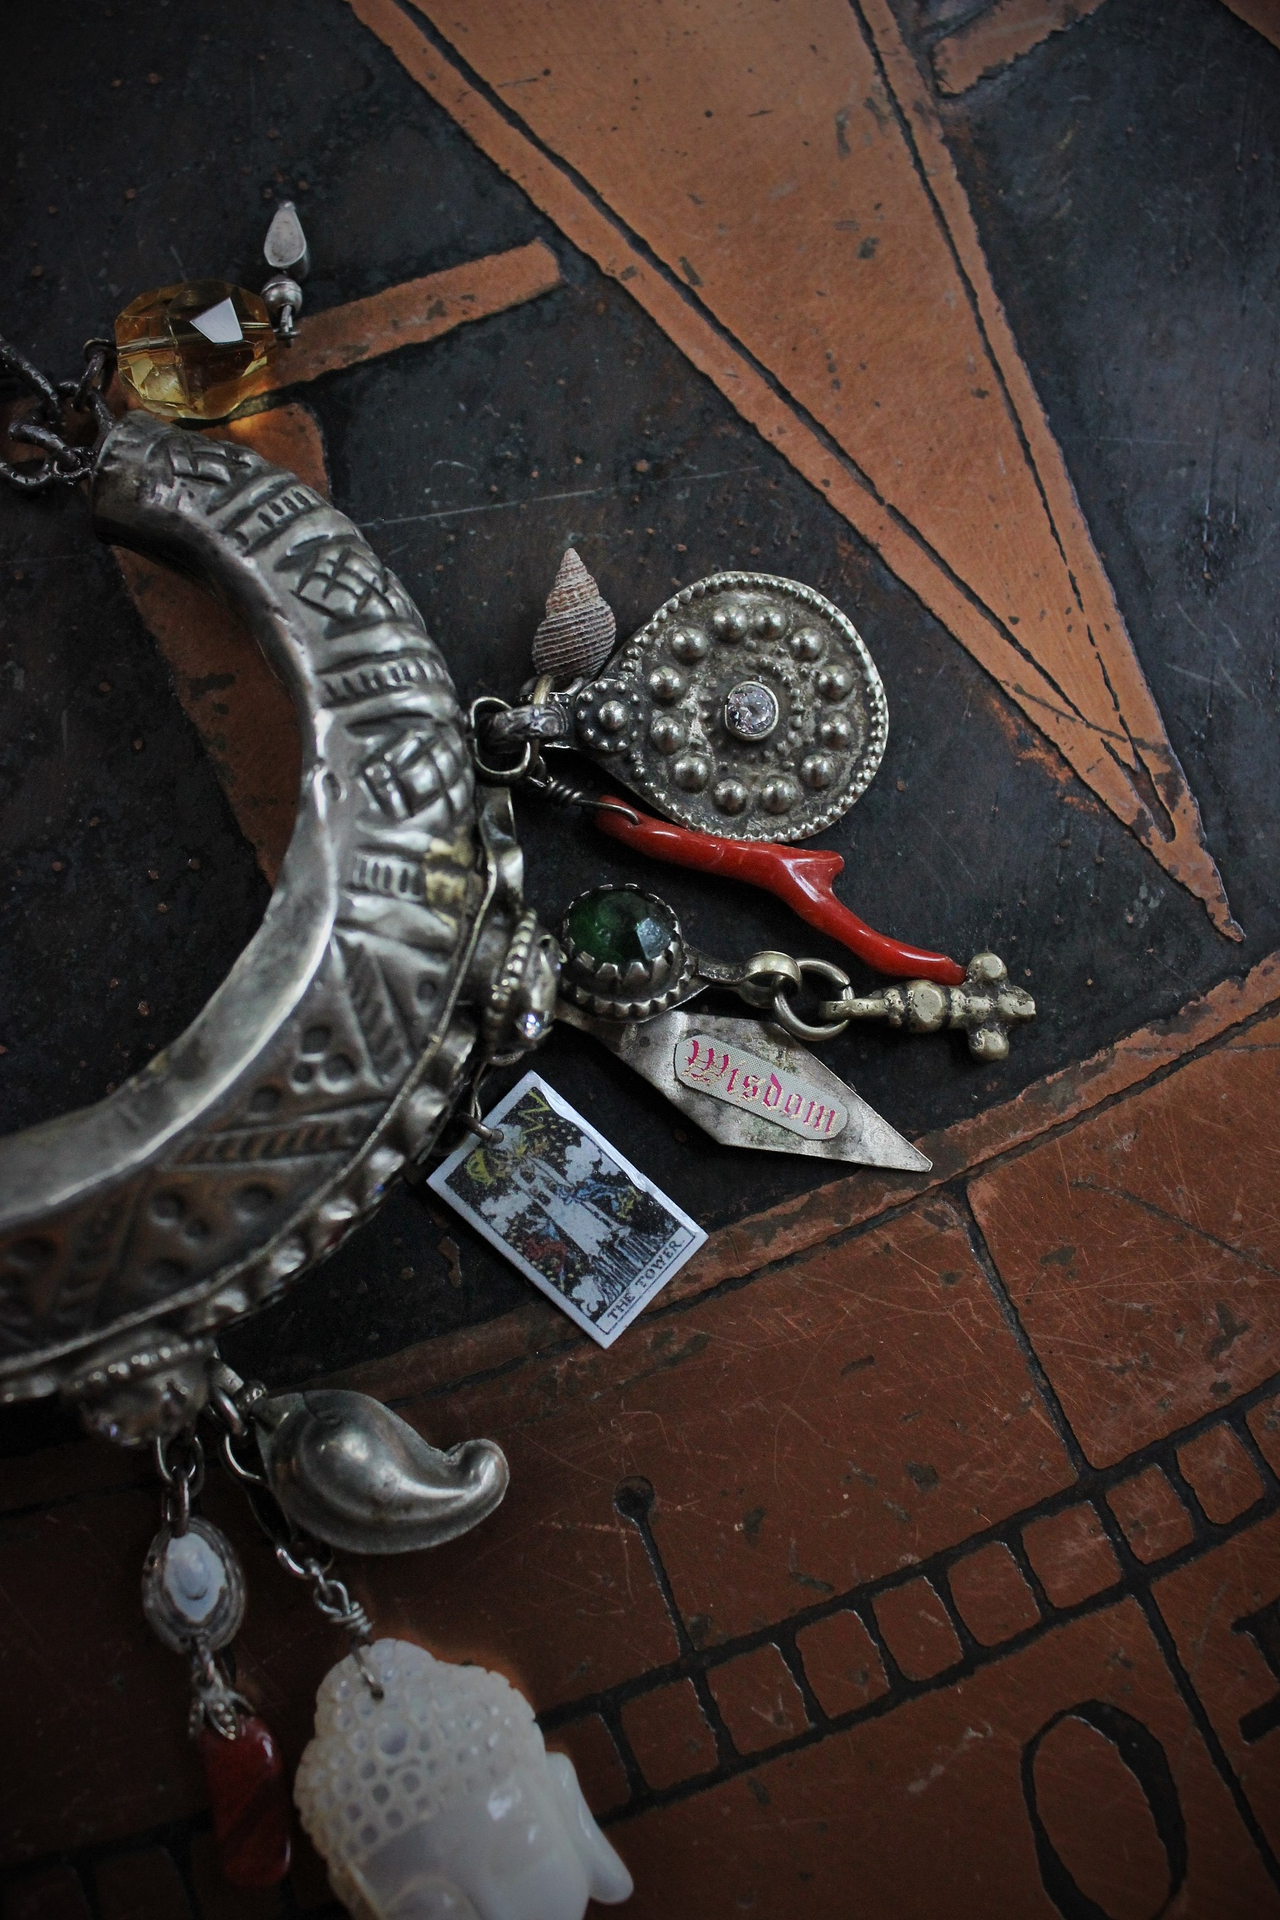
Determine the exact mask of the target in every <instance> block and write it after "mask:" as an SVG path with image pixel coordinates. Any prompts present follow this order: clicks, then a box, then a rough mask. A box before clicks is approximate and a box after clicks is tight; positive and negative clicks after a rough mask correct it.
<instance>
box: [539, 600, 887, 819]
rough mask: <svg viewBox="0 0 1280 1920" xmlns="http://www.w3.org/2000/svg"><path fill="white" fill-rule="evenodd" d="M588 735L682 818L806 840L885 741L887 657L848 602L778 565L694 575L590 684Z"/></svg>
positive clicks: (637, 785) (847, 801)
mask: <svg viewBox="0 0 1280 1920" xmlns="http://www.w3.org/2000/svg"><path fill="white" fill-rule="evenodd" d="M573 717H574V726H575V733H576V743H577V745H578V746H579V747H581V748H582V749H583V751H584V752H586V753H589V754H590V755H591V757H592V758H593V759H594V760H596V761H598V762H599V764H600V765H601V766H602V767H603V768H604V769H605V770H606V771H607V772H608V773H609V774H610V775H611V776H612V777H613V778H615V779H617V780H621V781H624V782H625V783H626V785H627V786H629V787H632V788H634V790H635V791H636V792H637V793H640V794H642V795H643V796H644V797H645V799H646V800H649V801H651V802H652V804H653V805H654V806H655V807H657V808H658V810H659V811H660V812H661V813H664V814H665V815H666V816H667V818H668V819H670V820H675V821H678V822H679V824H680V825H681V826H685V827H694V828H696V829H698V830H700V831H701V832H704V833H716V834H723V835H727V836H728V837H730V838H732V839H735V840H782V841H789V840H803V839H804V838H805V837H806V836H807V835H809V834H812V833H818V832H820V831H821V830H822V828H824V827H829V826H830V825H831V824H832V822H833V821H835V820H838V819H839V818H840V816H841V815H842V814H844V813H847V811H848V810H849V808H850V807H851V806H852V805H853V803H854V801H855V800H857V799H858V797H859V796H860V795H861V794H863V793H865V791H866V789H867V787H868V786H869V785H870V783H871V780H872V778H873V777H874V775H875V771H876V768H877V767H878V766H879V765H880V761H881V759H882V757H883V755H884V749H885V741H886V739H887V737H888V730H889V716H888V708H887V706H886V703H885V697H884V688H883V686H882V685H881V683H880V675H879V674H878V673H877V672H876V668H875V662H874V661H873V660H872V658H871V655H870V654H869V653H868V651H867V648H866V645H865V643H864V641H863V639H862V636H861V635H860V634H859V632H858V630H857V628H856V627H855V626H854V625H853V623H852V621H851V620H849V619H848V618H847V617H846V616H845V615H844V614H843V613H841V611H840V609H839V608H838V607H836V606H833V605H832V603H831V602H830V601H829V600H825V599H824V598H823V597H822V595H821V594H820V593H815V592H814V591H813V589H812V588H811V587H805V586H802V585H800V583H799V582H798V581H795V580H783V579H780V578H778V577H777V576H775V575H773V574H768V573H716V574H712V575H711V576H710V578H709V579H706V580H699V581H698V582H697V583H696V584H695V585H694V586H691V587H684V588H682V589H681V591H680V592H679V593H678V594H676V595H674V597H673V598H672V599H670V600H668V601H667V603H666V605H665V606H662V607H660V608H659V609H658V611H657V613H655V614H654V616H653V618H652V619H651V620H649V621H648V622H647V623H646V625H645V626H643V627H642V628H641V629H640V631H639V633H637V634H636V635H635V636H634V638H633V639H631V640H630V641H628V643H627V645H626V646H625V647H624V648H623V649H622V650H621V652H620V653H618V654H615V656H614V658H613V660H612V661H611V662H610V664H609V667H608V670H607V671H606V672H605V674H604V675H602V676H601V678H600V679H598V680H594V681H592V682H591V683H590V684H589V685H588V686H586V687H583V688H582V689H581V690H580V692H579V693H578V694H577V696H576V698H575V701H574V708H573Z"/></svg>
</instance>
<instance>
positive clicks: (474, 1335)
mask: <svg viewBox="0 0 1280 1920" xmlns="http://www.w3.org/2000/svg"><path fill="white" fill-rule="evenodd" d="M1278 995H1280V954H1269V955H1268V956H1267V957H1266V958H1265V959H1263V960H1260V961H1259V962H1258V964H1257V966H1256V967H1253V968H1251V969H1250V971H1249V973H1248V974H1247V975H1246V976H1245V977H1244V979H1243V980H1223V981H1220V982H1219V983H1218V985H1217V986H1216V987H1211V988H1210V989H1209V991H1208V992H1207V993H1204V994H1198V995H1197V996H1196V997H1195V998H1194V999H1193V1000H1190V1001H1188V1002H1187V1004H1186V1006H1184V1007H1182V1008H1180V1009H1179V1010H1178V1012H1177V1013H1176V1014H1174V1015H1173V1016H1172V1017H1171V1018H1170V1019H1168V1020H1160V1021H1156V1022H1154V1023H1153V1024H1152V1025H1151V1026H1148V1027H1140V1028H1138V1029H1137V1030H1136V1031H1135V1032H1133V1033H1129V1034H1125V1035H1124V1036H1123V1037H1122V1038H1121V1039H1119V1040H1117V1041H1116V1042H1115V1044H1114V1045H1113V1046H1109V1047H1104V1048H1103V1049H1102V1050H1101V1051H1100V1052H1099V1053H1096V1054H1093V1055H1091V1056H1090V1058H1088V1059H1086V1060H1076V1061H1073V1062H1072V1063H1071V1064H1070V1065H1069V1066H1066V1067H1062V1068H1060V1069H1059V1070H1058V1071H1057V1072H1056V1073H1051V1074H1046V1076H1045V1077H1044V1079H1042V1080H1036V1081H1033V1082H1032V1084H1031V1085H1030V1086H1029V1087H1024V1088H1023V1090H1022V1092H1021V1093H1019V1094H1017V1095H1016V1096H1015V1097H1014V1098H1013V1099H1012V1100H1006V1101H1003V1102H1001V1103H1000V1104H999V1105H997V1106H994V1107H988V1108H986V1109H985V1110H984V1111H983V1112H982V1113H978V1114H974V1115H972V1116H971V1117H970V1118H969V1119H966V1120H959V1121H956V1122H955V1123H954V1124H953V1125H952V1126H949V1127H945V1128H941V1129H939V1130H938V1132H936V1133H931V1134H926V1135H924V1136H923V1137H922V1138H921V1141H920V1147H921V1150H922V1151H923V1152H925V1153H926V1154H928V1156H929V1157H930V1158H931V1159H932V1161H933V1163H934V1164H933V1173H932V1174H931V1175H928V1176H925V1177H924V1178H923V1179H922V1180H921V1181H920V1182H919V1183H916V1182H915V1181H913V1183H912V1191H913V1192H919V1191H920V1189H921V1187H925V1186H926V1184H927V1187H928V1188H932V1187H936V1186H942V1185H945V1184H946V1182H948V1181H950V1180H954V1179H955V1178H956V1177H957V1176H958V1175H959V1174H962V1173H965V1172H970V1171H973V1170H976V1169H977V1168H979V1167H981V1166H983V1165H984V1164H985V1163H986V1162H988V1161H990V1160H993V1159H995V1158H996V1157H997V1156H999V1155H1000V1154H1003V1153H1007V1152H1008V1151H1009V1150H1010V1149H1011V1148H1013V1147H1018V1146H1024V1145H1026V1144H1027V1143H1028V1142H1029V1141H1031V1140H1034V1139H1036V1138H1037V1137H1038V1136H1039V1135H1041V1134H1045V1133H1049V1132H1054V1131H1056V1130H1057V1129H1059V1128H1060V1127H1062V1126H1063V1125H1064V1123H1067V1122H1070V1121H1073V1120H1075V1119H1078V1118H1079V1117H1080V1116H1081V1115H1082V1114H1085V1113H1088V1112H1090V1111H1091V1110H1092V1108H1094V1107H1095V1106H1099V1105H1101V1104H1102V1103H1103V1102H1104V1101H1107V1100H1113V1099H1115V1097H1116V1096H1117V1095H1118V1094H1121V1093H1124V1092H1126V1091H1128V1090H1129V1089H1131V1088H1133V1087H1137V1086H1141V1085H1142V1084H1143V1082H1144V1081H1146V1080H1148V1079H1149V1078H1150V1077H1151V1076H1152V1075H1153V1074H1155V1073H1159V1072H1162V1071H1164V1070H1165V1069H1166V1068H1168V1067H1170V1066H1172V1065H1174V1064H1175V1063H1176V1062H1177V1061H1178V1060H1180V1059H1182V1058H1183V1057H1184V1056H1185V1055H1187V1054H1189V1053H1190V1052H1192V1051H1193V1050H1194V1049H1195V1048H1197V1047H1202V1046H1205V1045H1207V1044H1208V1043H1209V1042H1211V1041H1213V1040H1215V1039H1218V1038H1219V1037H1220V1036H1221V1035H1222V1034H1223V1033H1224V1032H1226V1031H1228V1030H1229V1029H1230V1028H1231V1027H1233V1026H1235V1025H1238V1024H1239V1022H1240V1021H1242V1020H1246V1019H1248V1018H1250V1017H1251V1016H1252V1015H1253V1014H1255V1013H1257V1012H1258V1011H1259V1010H1260V1009H1261V1008H1262V1007H1265V1006H1267V1005H1268V1004H1269V1003H1270V1002H1272V1001H1274V1000H1275V999H1276V998H1277V996H1278ZM902 1193H903V1186H902V1179H901V1177H900V1176H898V1175H895V1174H888V1175H877V1173H876V1170H875V1168H873V1167H859V1168H858V1170H857V1172H856V1173H853V1174H848V1175H846V1176H844V1177H843V1178H841V1179H837V1180H831V1181H828V1182H827V1184H826V1185H825V1186H821V1187H816V1188H814V1189H812V1190H811V1191H810V1192H808V1193H804V1194H799V1195H797V1196H796V1197H795V1198H793V1199H790V1200H785V1201H782V1202H780V1203H779V1205H777V1206H776V1207H770V1208H768V1209H767V1210H766V1211H765V1212H763V1213H758V1214H754V1215H752V1216H751V1217H750V1218H749V1219H746V1220H739V1221H735V1222H734V1224H733V1225H732V1226H731V1227H724V1228H721V1229H720V1230H719V1232H717V1233H713V1234H712V1236H711V1238H710V1239H709V1240H708V1242H707V1244H706V1246H705V1247H703V1249H702V1250H701V1252H700V1253H699V1254H698V1255H697V1256H696V1258H695V1259H693V1260H691V1261H690V1262H689V1264H688V1266H687V1267H684V1268H682V1269H681V1271H680V1272H679V1273H678V1274H677V1275H676V1277H675V1279H674V1280H672V1281H669V1282H668V1284H667V1286H666V1287H665V1288H664V1290H663V1300H664V1302H665V1303H668V1304H669V1303H671V1302H673V1301H675V1300H687V1299H693V1298H695V1297H696V1296H697V1295H698V1294H700V1293H706V1292H708V1291H709V1290H710V1289H711V1288H712V1287H714V1286H718V1285H719V1284H720V1282H721V1281H723V1280H731V1279H740V1278H742V1277H743V1276H744V1275H745V1274H749V1273H755V1272H756V1271H757V1270H758V1269H759V1268H760V1267H763V1266H765V1265H767V1264H768V1263H769V1262H770V1261H773V1260H779V1259H782V1258H784V1257H786V1256H789V1255H791V1254H795V1253H801V1252H803V1251H805V1249H807V1248H809V1247H813V1246H816V1245H817V1244H819V1243H820V1242H822V1241H825V1240H830V1239H832V1238H834V1237H835V1235H836V1234H839V1233H844V1232H846V1231H847V1230H848V1229H849V1228H850V1227H854V1226H860V1225H864V1224H865V1223H866V1222H868V1221H870V1220H874V1219H875V1218H876V1217H877V1216H878V1215H879V1214H882V1213H886V1212H888V1211H890V1210H891V1209H896V1208H897V1207H899V1206H900V1205H901V1204H902ZM563 1338H564V1320H563V1317H562V1316H560V1315H557V1313H556V1311H555V1309H554V1308H553V1307H552V1306H551V1305H550V1304H549V1302H547V1301H544V1300H543V1299H542V1298H541V1296H538V1297H537V1298H534V1299H530V1300H528V1301H526V1302H524V1303H523V1304H522V1305H521V1306H519V1307H517V1308H515V1309H514V1310H513V1311H512V1312H510V1313H504V1314H500V1315H499V1316H498V1317H497V1318H496V1319H494V1320H489V1321H486V1322H484V1323H483V1324H482V1325H480V1326H474V1327H460V1328H458V1329H456V1330H455V1331H454V1332H452V1333H448V1334H441V1335H439V1336H437V1337H436V1338H435V1339H432V1340H422V1341H418V1342H416V1343H415V1344H414V1345H412V1346H409V1347H403V1348H401V1350H400V1351H399V1352H398V1353H394V1354H388V1355H387V1356H386V1357H385V1358H381V1359H378V1360H368V1361H363V1362H361V1363H360V1364H359V1365H358V1366H354V1367H347V1368H344V1369H343V1370H342V1372H341V1373H338V1374H334V1375H332V1376H331V1379H332V1381H333V1383H334V1384H336V1385H343V1386H351V1387H354V1388H356V1389H357V1390H359V1391H360V1392H363V1393H372V1394H374V1395H376V1396H377V1398H379V1399H383V1400H399V1399H401V1398H403V1397H404V1396H405V1395H411V1394H420V1393H425V1392H427V1391H439V1390H441V1389H443V1388H450V1387H452V1386H454V1385H455V1384H456V1383H457V1382H458V1381H460V1380H466V1379H468V1378H470V1377H471V1376H472V1375H474V1374H478V1373H483V1372H485V1371H487V1370H489V1369H496V1368H499V1367H507V1366H509V1365H510V1364H511V1363H512V1362H513V1361H517V1360H519V1361H523V1360H527V1359H529V1358H530V1357H532V1356H535V1355H536V1354H537V1353H538V1352H539V1351H540V1350H542V1349H544V1348H547V1347H550V1346H553V1345H558V1344H560V1342H561V1341H562V1340H563ZM103 1451H106V1449H103ZM58 1484H59V1486H60V1487H61V1488H63V1489H64V1490H66V1491H74V1490H75V1489H76V1485H77V1483H76V1481H75V1480H74V1478H70V1477H68V1475H67V1474H66V1473H65V1472H64V1473H63V1474H62V1475H61V1477H60V1479H59V1483H58ZM6 1491H7V1489H6V1482H5V1475H4V1472H3V1466H2V1463H0V1504H3V1503H4V1500H5V1496H6ZM16 1503H17V1504H20V1505H24V1506H25V1505H29V1504H30V1501H29V1500H17V1502H16Z"/></svg>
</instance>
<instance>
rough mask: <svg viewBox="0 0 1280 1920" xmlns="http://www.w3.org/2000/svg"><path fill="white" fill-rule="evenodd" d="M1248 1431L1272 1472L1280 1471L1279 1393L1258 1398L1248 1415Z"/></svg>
mask: <svg viewBox="0 0 1280 1920" xmlns="http://www.w3.org/2000/svg"><path fill="white" fill-rule="evenodd" d="M1248 1420H1249V1431H1250V1433H1251V1434H1252V1435H1253V1437H1254V1439H1255V1440H1256V1441H1257V1443H1258V1451H1259V1453H1261V1455H1262V1457H1263V1459H1264V1460H1265V1461H1266V1463H1267V1465H1268V1466H1269V1467H1270V1469H1271V1471H1272V1473H1280V1394H1277V1395H1276V1396H1275V1398H1274V1399H1271V1400H1260V1401H1259V1402H1258V1404H1257V1406H1256V1407H1254V1408H1253V1409H1252V1411H1251V1412H1250V1413H1249V1416H1248Z"/></svg>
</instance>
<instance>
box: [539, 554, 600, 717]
mask: <svg viewBox="0 0 1280 1920" xmlns="http://www.w3.org/2000/svg"><path fill="white" fill-rule="evenodd" d="M617 632H618V628H617V622H616V621H615V620H614V617H613V608H612V607H611V606H610V605H609V603H608V601H607V600H605V599H603V598H602V596H601V593H600V589H599V587H598V586H597V585H596V583H595V581H594V580H593V579H592V577H591V575H590V574H589V573H588V572H587V570H586V568H585V567H584V566H583V564H582V561H581V560H580V559H579V557H578V554H577V553H576V551H575V550H574V548H573V547H570V548H569V550H568V552H567V553H566V554H565V556H564V559H563V560H562V561H561V562H560V571H559V573H557V575H556V583H555V585H554V586H553V587H552V589H551V591H550V593H549V594H548V595H547V614H546V618H545V620H543V622H542V624H541V626H540V627H539V628H538V631H537V632H536V633H535V634H534V636H533V668H534V672H535V673H538V674H543V673H549V674H551V675H552V676H553V678H554V679H555V680H556V682H557V683H558V684H560V685H565V684H567V683H568V682H569V681H570V680H578V679H583V678H585V679H594V677H595V675H596V674H597V673H598V672H599V670H600V668H601V667H602V666H603V665H604V663H605V661H606V660H607V659H608V658H609V655H610V654H611V653H612V651H613V643H614V640H615V639H616V638H617Z"/></svg>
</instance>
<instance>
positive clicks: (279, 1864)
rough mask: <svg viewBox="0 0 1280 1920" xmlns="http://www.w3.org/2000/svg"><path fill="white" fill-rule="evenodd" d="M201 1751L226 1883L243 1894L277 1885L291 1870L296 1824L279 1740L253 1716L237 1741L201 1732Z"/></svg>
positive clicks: (243, 1723) (243, 1724) (208, 1730)
mask: <svg viewBox="0 0 1280 1920" xmlns="http://www.w3.org/2000/svg"><path fill="white" fill-rule="evenodd" d="M199 1747H200V1759H201V1761H202V1762H203V1765H204V1781H205V1786H206V1787H207V1788H208V1790H209V1811H210V1812H211V1813H212V1815H213V1838H214V1843H215V1844H216V1846H217V1849H218V1860H219V1863H220V1865H221V1867H222V1872H223V1876H224V1878H225V1879H226V1881H227V1884H228V1885H229V1886H232V1887H236V1888H238V1889H239V1890H240V1891H241V1892H248V1891H249V1890H250V1889H252V1888H254V1887H274V1886H276V1885H277V1884H278V1883H279V1882H280V1881H281V1880H283V1879H284V1876H285V1875H286V1873H288V1871H289V1860H290V1856H291V1853H292V1850H293V1839H292V1826H293V1821H292V1810H291V1808H290V1804H289V1791H288V1788H287V1786H286V1785H285V1778H284V1761H283V1760H282V1759H281V1756H280V1749H279V1747H278V1746H277V1745H276V1740H275V1735H274V1734H273V1733H272V1731H271V1729H270V1727H269V1726H268V1725H267V1724H266V1722H265V1720H259V1719H258V1717H257V1715H256V1714H250V1715H247V1716H246V1717H245V1718H244V1719H242V1720H241V1721H240V1723H239V1733H238V1734H237V1737H236V1738H235V1739H234V1740H224V1739H223V1737H222V1735H221V1734H220V1733H215V1732H214V1730H213V1728H212V1727H208V1726H206V1727H204V1728H202V1730H201V1732H200V1735H199Z"/></svg>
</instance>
